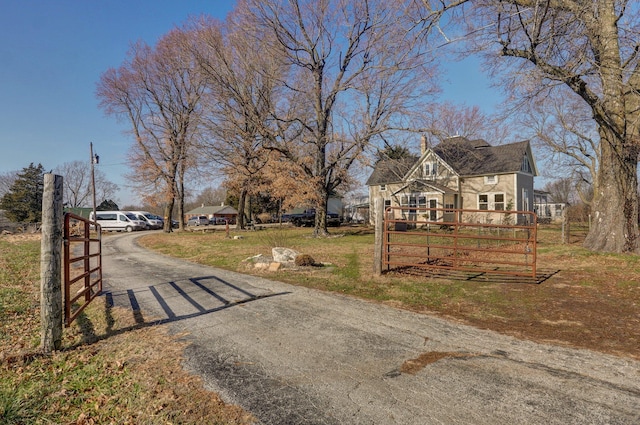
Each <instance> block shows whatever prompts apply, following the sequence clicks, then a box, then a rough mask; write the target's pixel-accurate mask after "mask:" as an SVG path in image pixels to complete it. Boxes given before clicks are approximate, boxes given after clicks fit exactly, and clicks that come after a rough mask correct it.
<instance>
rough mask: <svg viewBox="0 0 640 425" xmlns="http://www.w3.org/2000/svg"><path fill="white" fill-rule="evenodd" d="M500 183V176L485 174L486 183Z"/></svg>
mask: <svg viewBox="0 0 640 425" xmlns="http://www.w3.org/2000/svg"><path fill="white" fill-rule="evenodd" d="M496 183H498V176H484V184H496Z"/></svg>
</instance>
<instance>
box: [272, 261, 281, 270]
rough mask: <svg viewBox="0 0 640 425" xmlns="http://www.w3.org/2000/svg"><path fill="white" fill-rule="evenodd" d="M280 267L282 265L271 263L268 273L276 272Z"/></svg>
mask: <svg viewBox="0 0 640 425" xmlns="http://www.w3.org/2000/svg"><path fill="white" fill-rule="evenodd" d="M280 267H282V263H276V262H273V263H271V264H269V271H270V272H277V271H278V270H280Z"/></svg>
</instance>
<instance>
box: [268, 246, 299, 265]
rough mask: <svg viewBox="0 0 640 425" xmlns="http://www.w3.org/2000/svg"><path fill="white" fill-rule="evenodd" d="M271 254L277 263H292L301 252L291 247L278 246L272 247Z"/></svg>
mask: <svg viewBox="0 0 640 425" xmlns="http://www.w3.org/2000/svg"><path fill="white" fill-rule="evenodd" d="M271 255H273V261H275V262H276V263H291V262H293V261H295V259H296V257H297V256H298V255H300V253H299V252H297V251H295V250H293V249H291V248H280V247H276V248H272V249H271Z"/></svg>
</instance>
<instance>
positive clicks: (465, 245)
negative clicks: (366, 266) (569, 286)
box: [382, 207, 537, 278]
mask: <svg viewBox="0 0 640 425" xmlns="http://www.w3.org/2000/svg"><path fill="white" fill-rule="evenodd" d="M536 229H537V228H536V215H535V213H533V212H531V211H511V210H470V209H454V208H446V209H445V208H426V207H387V208H385V211H384V235H383V249H382V251H383V252H382V267H383V268H385V269H386V270H390V269H391V268H400V267H424V268H431V269H448V270H456V271H464V272H471V273H495V274H503V275H514V276H528V277H534V278H535V277H536V251H537V249H536V248H537V247H536V239H537V238H536Z"/></svg>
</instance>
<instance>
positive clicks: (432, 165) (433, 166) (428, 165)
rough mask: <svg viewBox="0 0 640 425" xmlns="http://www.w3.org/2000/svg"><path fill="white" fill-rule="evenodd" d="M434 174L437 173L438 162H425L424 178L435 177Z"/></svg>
mask: <svg viewBox="0 0 640 425" xmlns="http://www.w3.org/2000/svg"><path fill="white" fill-rule="evenodd" d="M436 174H438V163H437V162H425V164H424V176H425V178H435V176H436Z"/></svg>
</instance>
